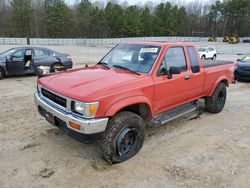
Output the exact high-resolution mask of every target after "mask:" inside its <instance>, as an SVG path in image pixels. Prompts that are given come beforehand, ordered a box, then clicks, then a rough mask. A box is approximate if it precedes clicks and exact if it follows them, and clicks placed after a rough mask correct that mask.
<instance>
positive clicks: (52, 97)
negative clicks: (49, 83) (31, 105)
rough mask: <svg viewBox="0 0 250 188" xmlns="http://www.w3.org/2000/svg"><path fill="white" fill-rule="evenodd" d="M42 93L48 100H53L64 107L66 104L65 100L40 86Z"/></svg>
mask: <svg viewBox="0 0 250 188" xmlns="http://www.w3.org/2000/svg"><path fill="white" fill-rule="evenodd" d="M42 95H43V96H44V97H46V98H48V99H49V100H51V101H53V102H54V103H56V104H59V105H60V106H63V107H65V108H66V105H67V100H66V99H64V98H62V97H60V96H58V95H56V94H54V93H52V92H50V91H48V90H46V89H43V88H42Z"/></svg>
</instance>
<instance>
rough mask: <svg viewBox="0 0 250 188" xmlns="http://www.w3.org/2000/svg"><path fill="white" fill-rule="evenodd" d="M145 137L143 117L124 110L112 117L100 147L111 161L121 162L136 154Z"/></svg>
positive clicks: (105, 156) (108, 160) (101, 139)
mask: <svg viewBox="0 0 250 188" xmlns="http://www.w3.org/2000/svg"><path fill="white" fill-rule="evenodd" d="M144 138H145V123H144V121H143V119H142V118H141V117H140V116H138V115H137V114H134V113H132V112H128V111H123V112H120V113H118V114H117V115H115V116H114V117H113V118H112V119H110V121H109V123H108V126H107V128H106V131H105V132H104V133H103V135H102V136H101V138H100V140H99V141H98V142H99V148H100V149H101V151H102V154H103V157H104V159H105V160H106V161H107V162H110V163H121V162H123V161H126V160H128V159H130V158H132V157H133V156H135V155H136V154H137V153H138V152H139V150H140V149H141V147H142V145H143V142H144Z"/></svg>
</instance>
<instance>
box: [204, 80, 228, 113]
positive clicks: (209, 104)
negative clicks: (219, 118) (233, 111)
mask: <svg viewBox="0 0 250 188" xmlns="http://www.w3.org/2000/svg"><path fill="white" fill-rule="evenodd" d="M226 98H227V88H226V85H225V84H224V83H219V84H218V86H217V87H216V89H215V90H214V93H213V95H212V96H210V97H207V98H206V99H205V105H206V110H207V111H208V112H211V113H215V114H217V113H220V112H221V111H222V110H223V108H224V106H225V102H226Z"/></svg>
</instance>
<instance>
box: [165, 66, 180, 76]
mask: <svg viewBox="0 0 250 188" xmlns="http://www.w3.org/2000/svg"><path fill="white" fill-rule="evenodd" d="M167 72H168V73H167V75H168V79H171V78H173V74H181V69H180V67H170V69H169V71H167Z"/></svg>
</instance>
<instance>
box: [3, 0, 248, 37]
mask: <svg viewBox="0 0 250 188" xmlns="http://www.w3.org/2000/svg"><path fill="white" fill-rule="evenodd" d="M225 34H229V35H230V34H238V35H239V36H241V37H244V36H250V0H224V1H215V2H214V3H209V2H208V3H206V4H204V3H202V1H198V0H194V1H193V2H189V3H183V2H181V1H178V2H177V3H176V1H172V2H171V1H170V2H166V3H160V4H157V5H155V4H154V3H153V2H152V1H149V2H147V3H146V4H144V5H133V6H129V4H128V3H126V1H125V2H124V3H122V4H119V3H117V2H116V1H115V0H111V1H109V2H108V3H107V4H106V5H104V4H103V3H102V1H96V2H95V3H91V2H90V1H89V0H81V2H78V3H75V4H74V5H68V4H66V3H65V1H63V0H0V37H33V38H108V37H112V38H115V37H139V36H145V37H147V36H201V37H202V36H211V35H215V36H223V35H225Z"/></svg>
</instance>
